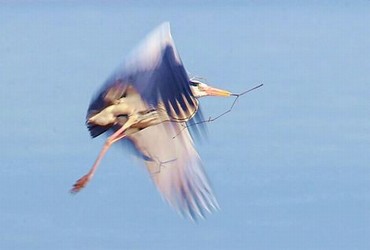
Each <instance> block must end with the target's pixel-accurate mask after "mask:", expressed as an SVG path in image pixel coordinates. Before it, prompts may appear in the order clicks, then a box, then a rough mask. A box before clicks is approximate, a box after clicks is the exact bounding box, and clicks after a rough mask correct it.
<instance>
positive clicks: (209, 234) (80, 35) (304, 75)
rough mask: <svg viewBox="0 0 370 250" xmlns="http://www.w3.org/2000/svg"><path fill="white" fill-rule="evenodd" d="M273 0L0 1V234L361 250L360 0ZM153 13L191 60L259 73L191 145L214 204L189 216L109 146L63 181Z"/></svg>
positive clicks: (369, 56) (366, 8) (366, 28)
mask: <svg viewBox="0 0 370 250" xmlns="http://www.w3.org/2000/svg"><path fill="white" fill-rule="evenodd" d="M269 2H270V1H239V2H238V1H233V2H227V1H205V2H201V3H198V2H197V1H190V2H181V1H154V2H152V1H142V2H139V3H136V1H128V2H118V1H117V2H105V1H102V2H88V3H83V2H82V1H81V2H75V1H70V2H64V3H63V2H53V3H49V2H31V1H25V2H12V3H10V2H8V1H5V2H4V1H2V2H0V86H1V92H0V107H1V113H0V128H1V134H0V146H1V148H0V149H1V150H0V152H1V153H0V154H1V157H0V162H1V166H0V248H1V249H370V166H369V162H370V154H369V148H370V88H369V83H370V15H369V13H370V3H369V1H353V2H352V1H281V2H277V1H274V3H269ZM303 2H305V3H303ZM163 21H170V22H171V25H172V33H173V37H174V39H175V42H176V45H177V48H178V50H179V52H180V54H181V56H182V59H183V62H184V64H185V65H186V68H187V70H188V71H189V72H191V73H192V74H194V75H198V76H203V77H205V78H207V80H208V82H209V83H211V84H212V85H214V86H217V87H221V88H225V89H229V90H231V91H234V92H241V91H244V90H246V89H248V88H250V87H253V86H255V85H257V84H259V83H264V87H263V88H260V89H258V90H256V91H254V92H251V93H249V94H248V95H246V96H243V97H242V98H240V99H239V100H238V103H237V105H236V106H235V108H234V109H233V111H232V112H231V113H230V114H228V115H227V116H224V117H222V118H221V119H219V120H217V121H216V122H214V123H211V124H209V126H208V127H209V140H208V142H203V143H201V144H198V148H199V151H200V153H201V155H202V158H203V160H204V163H205V165H206V170H207V172H208V175H209V177H210V179H211V181H212V184H213V187H214V189H215V192H216V194H217V197H218V200H219V203H220V206H221V211H219V212H217V213H216V214H214V215H211V216H209V217H208V218H207V220H205V221H200V222H199V223H197V224H194V223H191V222H190V221H188V220H185V219H182V218H181V217H180V216H178V215H177V214H176V213H175V212H174V211H173V210H171V209H170V208H169V207H168V206H167V205H166V204H165V203H164V202H163V201H162V200H161V198H160V196H159V195H158V194H157V191H156V189H155V188H154V185H153V184H152V182H151V181H150V178H149V176H148V174H147V173H146V170H145V168H144V167H143V166H142V165H141V164H140V162H139V161H137V160H135V159H134V158H133V157H132V156H131V155H130V154H128V153H127V152H124V150H123V149H122V148H121V147H119V146H118V145H117V146H115V147H114V148H112V150H110V151H109V153H108V154H107V156H106V158H105V159H104V160H103V162H102V165H101V168H100V169H99V171H98V173H97V175H96V176H95V178H94V180H93V181H92V182H91V183H90V185H89V186H88V187H87V188H86V189H84V190H83V191H82V192H81V193H79V194H77V195H76V196H72V195H70V194H69V193H68V190H69V189H70V187H71V185H72V184H73V183H74V182H75V180H76V179H78V178H79V177H81V176H82V175H83V174H84V173H85V172H86V171H87V170H88V169H89V168H90V166H91V164H92V163H93V161H94V160H95V157H96V155H97V153H98V152H99V150H100V148H101V146H102V145H103V142H104V138H98V139H96V140H91V139H90V137H89V134H88V131H87V130H86V128H85V124H84V123H85V120H84V118H85V112H86V109H87V106H88V103H89V101H90V98H91V97H92V95H93V94H94V92H95V91H96V90H97V88H98V87H99V86H100V85H101V84H102V82H103V81H104V80H105V79H106V77H108V76H109V74H110V73H111V72H112V71H113V69H115V68H116V66H117V65H118V64H119V63H121V61H122V60H123V59H124V57H125V56H126V55H127V54H128V53H129V51H130V50H131V49H132V48H133V47H134V46H135V45H136V44H137V42H138V41H140V40H141V39H142V38H143V37H144V36H145V35H146V34H147V32H149V31H150V30H151V29H153V28H154V27H156V26H157V25H158V24H160V23H161V22H163ZM201 102H202V104H203V109H204V112H205V114H206V117H208V116H213V117H214V116H216V115H218V114H219V113H222V112H223V111H225V110H227V109H228V108H229V106H230V105H231V103H232V99H212V98H204V99H202V100H201Z"/></svg>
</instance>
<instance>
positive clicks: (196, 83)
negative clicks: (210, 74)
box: [190, 81, 199, 87]
mask: <svg viewBox="0 0 370 250" xmlns="http://www.w3.org/2000/svg"><path fill="white" fill-rule="evenodd" d="M190 85H191V86H194V87H197V86H198V85H199V82H193V81H190Z"/></svg>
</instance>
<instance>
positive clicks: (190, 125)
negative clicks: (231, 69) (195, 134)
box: [172, 84, 263, 139]
mask: <svg viewBox="0 0 370 250" xmlns="http://www.w3.org/2000/svg"><path fill="white" fill-rule="evenodd" d="M262 86H263V84H260V85H257V86H255V87H253V88H251V89H248V90H246V91H244V92H242V93H240V94H231V95H232V96H235V100H234V102H233V104H231V107H230V108H229V109H228V110H227V111H225V112H223V113H222V114H220V115H218V116H216V117H215V118H212V117H209V118H208V120H204V121H200V122H196V123H192V124H185V126H184V127H183V128H182V129H181V130H180V131H179V132H178V133H177V134H176V135H175V136H173V137H172V139H175V138H176V137H177V136H178V135H180V134H181V133H182V131H184V130H185V129H187V128H189V127H192V126H195V125H199V124H202V123H206V122H213V121H215V120H217V119H219V118H221V117H222V116H224V115H226V114H227V113H230V112H231V110H232V109H233V108H234V106H235V103H236V102H237V100H238V99H239V97H241V96H242V95H245V94H246V93H248V92H251V91H252V90H255V89H258V88H259V87H262Z"/></svg>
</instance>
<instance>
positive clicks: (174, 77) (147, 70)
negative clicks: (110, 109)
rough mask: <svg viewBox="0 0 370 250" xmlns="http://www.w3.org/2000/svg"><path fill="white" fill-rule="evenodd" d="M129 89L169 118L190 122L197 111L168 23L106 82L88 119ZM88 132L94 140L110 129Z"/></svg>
mask: <svg viewBox="0 0 370 250" xmlns="http://www.w3.org/2000/svg"><path fill="white" fill-rule="evenodd" d="M129 85H132V86H133V87H134V88H135V90H136V91H137V92H138V93H139V94H140V96H141V98H142V99H143V100H144V101H145V102H146V103H147V104H148V106H152V107H154V108H156V107H157V106H158V104H159V103H161V102H163V104H164V107H165V109H166V112H167V113H168V116H169V118H175V119H177V118H178V119H180V120H181V119H185V118H190V117H191V116H192V115H193V114H194V112H195V111H196V109H197V107H196V106H197V103H196V100H195V98H194V96H193V94H192V92H191V90H190V86H189V77H188V75H187V73H186V70H185V68H184V66H183V64H182V62H181V59H180V56H179V54H178V52H177V50H176V47H175V44H174V41H173V39H172V36H171V33H170V26H169V23H163V24H162V25H160V26H159V27H158V28H156V29H155V30H154V31H152V33H150V34H149V35H148V37H147V38H146V39H145V40H144V41H143V42H142V43H141V44H140V45H139V46H138V47H137V48H136V49H134V50H133V52H132V53H131V55H130V56H129V57H128V59H127V60H126V61H125V63H124V64H123V65H122V66H120V67H119V68H118V69H117V70H116V71H115V72H114V73H113V74H112V75H111V77H109V78H108V79H107V81H106V82H105V84H104V86H103V87H102V88H101V89H100V90H99V91H98V93H97V94H96V96H95V97H94V98H93V99H92V101H91V103H90V106H89V108H88V111H87V117H90V116H91V115H93V114H95V113H97V112H99V111H101V110H102V109H104V108H105V107H107V106H108V105H110V104H111V103H112V102H113V101H114V100H117V99H120V98H121V97H122V96H123V95H125V91H126V89H127V86H129ZM89 129H90V132H91V135H92V136H93V137H95V136H97V135H99V134H101V133H103V132H104V131H105V130H107V129H109V128H104V127H100V128H96V127H92V128H89Z"/></svg>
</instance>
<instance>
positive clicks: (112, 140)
mask: <svg viewBox="0 0 370 250" xmlns="http://www.w3.org/2000/svg"><path fill="white" fill-rule="evenodd" d="M135 122H136V117H135V116H132V118H131V117H130V118H129V119H128V120H127V122H126V123H125V124H124V125H123V126H122V127H121V128H120V129H118V130H117V131H116V132H115V133H114V134H113V135H111V136H109V137H108V139H107V140H106V141H105V144H104V146H103V148H102V150H101V151H100V153H99V155H98V157H97V158H96V160H95V162H94V165H93V166H92V167H91V169H90V170H89V172H88V173H87V174H85V175H84V176H82V177H81V178H80V179H79V180H77V181H76V183H75V184H74V185H73V188H72V189H71V193H77V192H78V191H80V190H81V189H82V188H84V187H85V186H86V184H87V183H88V182H89V181H90V180H91V178H92V177H93V176H94V174H95V171H96V170H97V168H98V166H99V164H100V162H101V160H102V159H103V157H104V155H105V154H106V153H107V151H108V149H109V148H110V147H111V146H112V144H113V143H115V142H117V141H119V140H121V139H123V138H124V137H126V134H125V133H124V132H125V130H126V129H127V128H129V127H130V126H131V125H132V124H134V123H135Z"/></svg>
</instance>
